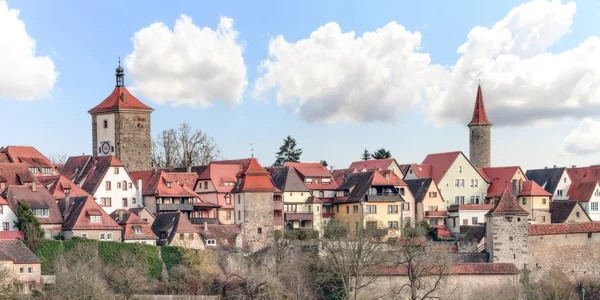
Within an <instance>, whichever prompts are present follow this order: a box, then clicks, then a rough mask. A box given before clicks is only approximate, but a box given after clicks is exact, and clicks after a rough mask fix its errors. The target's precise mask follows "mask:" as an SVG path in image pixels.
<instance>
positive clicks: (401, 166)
mask: <svg viewBox="0 0 600 300" xmlns="http://www.w3.org/2000/svg"><path fill="white" fill-rule="evenodd" d="M410 165H411V164H403V165H399V167H400V171H401V172H402V174H404V175H406V172H408V168H410Z"/></svg>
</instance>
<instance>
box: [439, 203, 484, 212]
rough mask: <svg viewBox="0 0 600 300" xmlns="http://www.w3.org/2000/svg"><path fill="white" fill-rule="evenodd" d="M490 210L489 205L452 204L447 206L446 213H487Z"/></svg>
mask: <svg viewBox="0 0 600 300" xmlns="http://www.w3.org/2000/svg"><path fill="white" fill-rule="evenodd" d="M490 209H492V205H491V204H452V205H450V206H448V211H450V212H452V211H459V210H485V211H489V210H490Z"/></svg>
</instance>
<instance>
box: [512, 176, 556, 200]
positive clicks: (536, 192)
mask: <svg viewBox="0 0 600 300" xmlns="http://www.w3.org/2000/svg"><path fill="white" fill-rule="evenodd" d="M519 196H548V197H550V196H552V194H550V193H548V192H546V190H544V189H543V188H542V187H541V186H540V185H539V184H537V183H536V182H535V181H532V180H527V181H523V189H522V190H521V193H519Z"/></svg>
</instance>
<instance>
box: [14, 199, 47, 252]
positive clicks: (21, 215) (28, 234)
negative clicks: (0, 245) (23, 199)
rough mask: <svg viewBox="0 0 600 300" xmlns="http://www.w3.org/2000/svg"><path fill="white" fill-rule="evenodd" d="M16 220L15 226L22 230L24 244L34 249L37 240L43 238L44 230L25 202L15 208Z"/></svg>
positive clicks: (36, 246) (35, 248)
mask: <svg viewBox="0 0 600 300" xmlns="http://www.w3.org/2000/svg"><path fill="white" fill-rule="evenodd" d="M16 215H17V221H15V227H17V228H18V229H19V230H20V231H22V232H23V236H24V238H25V244H27V246H28V247H29V249H31V251H34V252H35V251H36V250H37V248H38V246H39V242H40V240H41V239H43V238H44V231H42V224H41V223H40V221H38V219H37V218H36V217H35V215H34V214H33V211H32V210H31V208H29V205H27V203H22V204H21V205H20V206H19V207H18V208H17V213H16Z"/></svg>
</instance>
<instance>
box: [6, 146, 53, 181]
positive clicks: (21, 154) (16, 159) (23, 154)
mask: <svg viewBox="0 0 600 300" xmlns="http://www.w3.org/2000/svg"><path fill="white" fill-rule="evenodd" d="M0 151H1V152H4V153H6V156H8V158H9V159H10V162H13V163H24V164H26V165H27V166H28V167H37V168H38V169H40V168H44V167H45V168H51V169H53V170H54V169H55V168H56V167H55V166H54V164H53V163H52V162H51V161H50V160H49V159H48V158H47V157H46V156H44V155H43V154H42V153H41V152H40V151H38V150H37V149H36V148H35V147H31V146H6V147H5V148H2V150H0ZM40 171H41V169H40ZM39 174H42V173H41V172H39Z"/></svg>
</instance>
